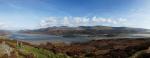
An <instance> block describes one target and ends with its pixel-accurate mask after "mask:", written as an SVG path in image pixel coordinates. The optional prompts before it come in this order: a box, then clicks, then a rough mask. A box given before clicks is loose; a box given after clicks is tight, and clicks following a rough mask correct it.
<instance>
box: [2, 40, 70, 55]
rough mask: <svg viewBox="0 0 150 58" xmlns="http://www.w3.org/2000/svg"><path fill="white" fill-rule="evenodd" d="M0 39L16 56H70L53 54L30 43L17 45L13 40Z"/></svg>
mask: <svg viewBox="0 0 150 58" xmlns="http://www.w3.org/2000/svg"><path fill="white" fill-rule="evenodd" d="M0 41H5V42H6V44H8V45H9V46H10V47H12V48H14V53H13V54H15V55H16V56H17V58H28V57H27V55H33V57H32V58H70V57H69V56H67V55H64V54H61V53H59V54H54V53H53V52H51V51H48V50H45V49H42V48H35V47H32V46H30V45H26V44H22V45H21V46H18V45H17V42H16V41H14V40H8V39H4V38H1V39H0Z"/></svg>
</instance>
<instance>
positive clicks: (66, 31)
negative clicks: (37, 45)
mask: <svg viewBox="0 0 150 58" xmlns="http://www.w3.org/2000/svg"><path fill="white" fill-rule="evenodd" d="M147 30H148V29H142V28H130V27H109V26H79V27H67V26H62V27H48V28H41V29H36V30H22V31H20V32H22V33H40V34H50V35H64V36H76V35H88V36H117V35H118V34H122V33H123V34H128V33H147Z"/></svg>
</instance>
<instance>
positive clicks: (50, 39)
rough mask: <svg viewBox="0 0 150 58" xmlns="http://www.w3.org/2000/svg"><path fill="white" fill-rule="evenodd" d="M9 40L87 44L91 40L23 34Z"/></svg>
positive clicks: (16, 34) (15, 35) (13, 35)
mask: <svg viewBox="0 0 150 58" xmlns="http://www.w3.org/2000/svg"><path fill="white" fill-rule="evenodd" d="M8 37H9V38H11V39H15V40H23V41H32V42H33V41H37V42H38V41H47V42H57V41H60V42H66V43H71V42H86V41H89V40H90V39H89V38H88V37H62V36H55V35H46V34H23V33H13V34H10V35H8Z"/></svg>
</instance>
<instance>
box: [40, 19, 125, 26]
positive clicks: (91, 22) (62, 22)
mask: <svg viewBox="0 0 150 58" xmlns="http://www.w3.org/2000/svg"><path fill="white" fill-rule="evenodd" d="M126 21H127V20H126V19H123V18H117V19H111V18H102V17H96V16H94V17H71V16H70V17H67V16H66V17H46V18H44V19H43V20H41V22H40V27H52V26H70V27H77V26H95V25H104V26H118V24H120V25H123V23H125V22H126Z"/></svg>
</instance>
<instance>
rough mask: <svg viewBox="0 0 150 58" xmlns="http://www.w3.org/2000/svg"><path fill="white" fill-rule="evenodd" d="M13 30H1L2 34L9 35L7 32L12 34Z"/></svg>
mask: <svg viewBox="0 0 150 58" xmlns="http://www.w3.org/2000/svg"><path fill="white" fill-rule="evenodd" d="M10 33H11V32H10V31H7V30H0V36H2V35H7V34H10Z"/></svg>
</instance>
